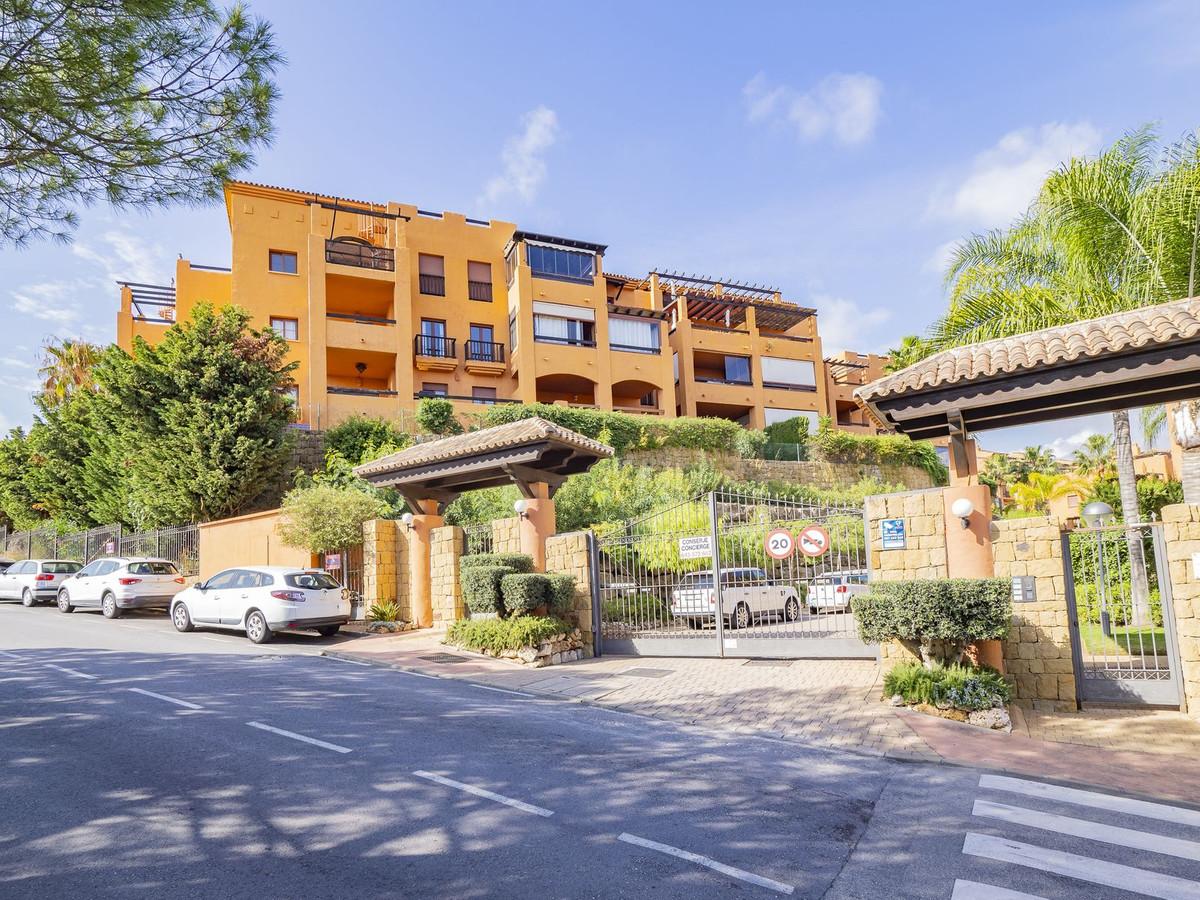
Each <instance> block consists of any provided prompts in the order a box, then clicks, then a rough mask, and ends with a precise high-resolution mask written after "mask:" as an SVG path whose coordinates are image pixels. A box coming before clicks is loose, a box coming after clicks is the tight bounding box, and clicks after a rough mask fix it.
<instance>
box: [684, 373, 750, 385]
mask: <svg viewBox="0 0 1200 900" xmlns="http://www.w3.org/2000/svg"><path fill="white" fill-rule="evenodd" d="M695 380H696V381H699V382H700V383H702V384H735V385H738V386H739V387H753V386H754V382H753V381H751V380H750V379H749V378H746V379H741V378H722V377H720V376H718V375H697V376H695Z"/></svg>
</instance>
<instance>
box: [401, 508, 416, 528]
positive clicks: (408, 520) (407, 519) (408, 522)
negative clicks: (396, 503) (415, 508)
mask: <svg viewBox="0 0 1200 900" xmlns="http://www.w3.org/2000/svg"><path fill="white" fill-rule="evenodd" d="M400 521H401V522H403V523H404V527H405V528H407V529H408V530H409V531H412V523H413V514H412V513H410V512H406V513H405V514H404V515H402V516H401V517H400Z"/></svg>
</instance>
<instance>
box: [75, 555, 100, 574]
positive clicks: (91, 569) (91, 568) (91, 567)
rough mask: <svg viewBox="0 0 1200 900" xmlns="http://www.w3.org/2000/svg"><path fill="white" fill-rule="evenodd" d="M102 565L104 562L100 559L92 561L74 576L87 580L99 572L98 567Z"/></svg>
mask: <svg viewBox="0 0 1200 900" xmlns="http://www.w3.org/2000/svg"><path fill="white" fill-rule="evenodd" d="M103 563H104V560H102V559H97V560H93V561H92V562H90V563H88V564H87V565H86V566H84V567H83V568H82V569H80V570H79V571H78V572H76V573H75V574H76V575H78V576H79V577H80V578H87V577H89V576H91V575H95V574H97V573H98V572H99V571H100V566H101V565H103Z"/></svg>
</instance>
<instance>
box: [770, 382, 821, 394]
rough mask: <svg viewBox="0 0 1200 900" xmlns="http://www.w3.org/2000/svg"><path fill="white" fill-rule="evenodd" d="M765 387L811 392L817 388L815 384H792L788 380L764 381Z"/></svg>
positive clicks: (777, 389)
mask: <svg viewBox="0 0 1200 900" xmlns="http://www.w3.org/2000/svg"><path fill="white" fill-rule="evenodd" d="M763 387H765V388H771V389H772V390H776V391H808V392H809V393H815V392H816V390H817V386H816V385H815V384H791V383H789V382H786V381H764V382H763Z"/></svg>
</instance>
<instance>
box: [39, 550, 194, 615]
mask: <svg viewBox="0 0 1200 900" xmlns="http://www.w3.org/2000/svg"><path fill="white" fill-rule="evenodd" d="M186 584H187V581H186V580H185V579H184V577H183V576H182V575H180V574H179V569H177V568H176V567H175V563H173V562H171V561H170V560H169V559H158V558H155V557H140V556H139V557H128V556H117V557H105V558H104V559H94V560H92V561H91V562H90V563H88V564H87V565H86V566H84V567H83V568H82V569H80V570H79V571H78V572H76V573H75V574H74V575H70V576H68V577H67V578H64V579H63V581H62V584H60V585H59V587H58V609H59V611H60V612H65V613H69V612H74V611H75V608H76V607H96V606H98V607H100V609H101V611H102V612H103V613H104V617H105V618H106V619H117V618H120V616H121V614H122V613H123V612H124V611H125V610H127V609H154V608H156V609H166V608H168V607H169V606H170V605H171V599H172V598H173V597H174V596H175V595H176V594H178V593H179V592H180V591H182V590H183V588H184V586H185V585H186Z"/></svg>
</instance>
